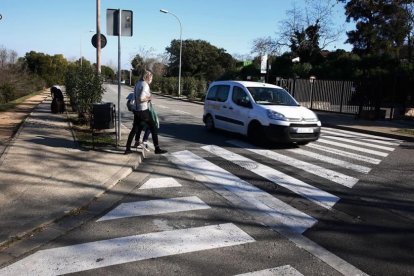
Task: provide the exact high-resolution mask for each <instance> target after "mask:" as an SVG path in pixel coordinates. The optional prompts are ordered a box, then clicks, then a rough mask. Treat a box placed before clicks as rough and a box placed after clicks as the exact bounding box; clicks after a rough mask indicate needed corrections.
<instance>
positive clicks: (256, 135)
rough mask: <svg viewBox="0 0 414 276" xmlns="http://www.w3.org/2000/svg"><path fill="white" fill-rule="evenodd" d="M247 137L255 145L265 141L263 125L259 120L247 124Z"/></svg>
mask: <svg viewBox="0 0 414 276" xmlns="http://www.w3.org/2000/svg"><path fill="white" fill-rule="evenodd" d="M247 137H248V138H249V141H250V142H251V143H253V144H256V145H263V144H264V143H265V142H266V135H265V132H264V130H263V126H262V125H261V124H260V123H259V122H253V123H251V124H250V125H249V130H248V131H247Z"/></svg>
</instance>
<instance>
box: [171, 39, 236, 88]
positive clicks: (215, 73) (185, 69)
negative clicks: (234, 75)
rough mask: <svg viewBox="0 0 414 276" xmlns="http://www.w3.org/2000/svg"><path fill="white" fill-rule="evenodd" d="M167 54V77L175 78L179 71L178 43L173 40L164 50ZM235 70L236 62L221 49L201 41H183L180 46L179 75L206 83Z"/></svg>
mask: <svg viewBox="0 0 414 276" xmlns="http://www.w3.org/2000/svg"><path fill="white" fill-rule="evenodd" d="M166 51H167V53H168V54H169V56H170V58H169V64H168V65H169V66H168V75H169V76H177V75H178V69H179V56H180V41H179V40H173V41H171V44H170V46H169V47H167V48H166ZM235 68H236V60H235V59H234V58H233V57H232V56H231V55H230V54H228V53H226V51H225V50H224V49H222V48H217V47H215V46H213V45H211V44H210V43H208V42H207V41H203V40H191V39H189V40H185V41H183V46H182V65H181V74H182V76H183V77H196V78H198V79H205V80H208V81H212V80H216V79H219V78H220V77H221V76H222V75H223V74H225V73H226V72H228V71H232V70H234V69H235Z"/></svg>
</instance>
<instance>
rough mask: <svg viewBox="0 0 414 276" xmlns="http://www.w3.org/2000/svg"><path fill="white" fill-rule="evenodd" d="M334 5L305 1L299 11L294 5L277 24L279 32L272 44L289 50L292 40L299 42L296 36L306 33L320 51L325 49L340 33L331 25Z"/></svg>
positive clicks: (328, 1) (330, 1)
mask: <svg viewBox="0 0 414 276" xmlns="http://www.w3.org/2000/svg"><path fill="white" fill-rule="evenodd" d="M336 4H337V1H336V0H312V1H310V0H306V1H305V7H301V8H300V9H299V8H298V7H297V6H296V4H294V5H293V7H292V9H290V10H288V11H287V12H286V19H284V20H282V21H281V22H280V23H279V25H280V27H279V30H281V31H279V32H278V33H277V38H276V39H275V40H274V41H275V42H274V43H275V44H276V45H277V46H278V47H282V48H283V47H289V48H291V46H292V39H294V40H295V39H296V40H299V39H300V37H298V36H300V35H303V33H305V34H306V32H308V34H307V35H308V36H309V37H308V39H310V40H311V41H312V44H314V45H315V44H316V43H317V44H318V47H319V48H320V49H325V48H326V47H327V46H328V45H330V44H332V43H333V42H335V41H337V40H338V37H339V35H340V34H341V32H342V28H341V26H336V25H335V24H334V23H333V17H334V8H335V6H336ZM306 30H308V31H306ZM311 32H313V34H311Z"/></svg>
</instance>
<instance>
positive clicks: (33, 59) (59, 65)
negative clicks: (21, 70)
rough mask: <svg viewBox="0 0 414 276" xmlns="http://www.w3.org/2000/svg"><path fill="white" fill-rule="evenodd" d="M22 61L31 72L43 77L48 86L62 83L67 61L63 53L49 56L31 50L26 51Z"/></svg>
mask: <svg viewBox="0 0 414 276" xmlns="http://www.w3.org/2000/svg"><path fill="white" fill-rule="evenodd" d="M24 63H25V65H26V66H27V68H28V69H29V70H30V71H31V72H32V73H34V74H37V75H38V76H40V77H41V78H43V79H44V80H45V81H46V83H47V85H48V86H51V85H53V84H62V83H63V82H64V80H65V73H66V69H67V66H68V61H67V60H66V59H65V58H64V57H63V55H54V56H50V55H46V54H44V53H37V52H35V51H31V52H29V53H26V55H25V57H24Z"/></svg>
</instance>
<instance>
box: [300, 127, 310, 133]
mask: <svg viewBox="0 0 414 276" xmlns="http://www.w3.org/2000/svg"><path fill="white" fill-rule="evenodd" d="M296 132H297V133H313V128H310V127H301V128H298V129H297V131H296Z"/></svg>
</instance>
